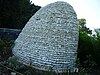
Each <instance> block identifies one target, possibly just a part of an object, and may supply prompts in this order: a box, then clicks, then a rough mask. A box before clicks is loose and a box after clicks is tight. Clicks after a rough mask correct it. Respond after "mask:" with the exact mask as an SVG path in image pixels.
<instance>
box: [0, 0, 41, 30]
mask: <svg viewBox="0 0 100 75" xmlns="http://www.w3.org/2000/svg"><path fill="white" fill-rule="evenodd" d="M39 9H40V6H35V5H34V4H31V2H30V0H0V27H1V28H19V29H20V28H23V27H24V25H25V24H26V22H27V21H28V20H29V18H30V17H31V16H32V15H33V14H34V13H35V12H36V11H37V10H39Z"/></svg>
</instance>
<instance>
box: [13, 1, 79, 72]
mask: <svg viewBox="0 0 100 75" xmlns="http://www.w3.org/2000/svg"><path fill="white" fill-rule="evenodd" d="M77 46H78V21H77V16H76V13H75V11H74V9H73V7H72V6H71V5H69V4H68V3H66V2H55V3H51V4H49V5H47V6H45V7H43V8H41V9H40V10H39V11H37V12H36V14H35V15H33V16H32V17H31V19H30V20H29V21H28V22H27V24H26V25H25V27H24V28H23V30H22V32H21V33H20V34H19V36H18V38H17V39H16V41H15V46H14V48H13V50H12V51H13V54H14V55H15V56H16V57H17V58H18V59H19V61H21V62H22V63H24V64H27V65H29V64H31V66H32V67H34V68H37V69H40V70H52V71H55V72H57V73H60V72H66V71H67V69H71V70H72V69H73V68H74V67H75V61H76V56H77V55H76V54H77V51H76V50H77Z"/></svg>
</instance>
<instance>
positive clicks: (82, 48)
mask: <svg viewBox="0 0 100 75" xmlns="http://www.w3.org/2000/svg"><path fill="white" fill-rule="evenodd" d="M85 24H86V20H85V19H79V43H78V58H79V59H80V63H81V65H83V67H90V64H89V63H88V62H87V60H89V56H91V58H92V60H93V61H94V58H93V51H94V46H93V45H94V44H93V42H94V39H93V38H92V37H91V36H90V35H91V34H92V30H90V29H89V28H87V27H86V25H85ZM92 60H91V61H92ZM89 62H90V61H89Z"/></svg>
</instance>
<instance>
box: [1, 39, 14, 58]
mask: <svg viewBox="0 0 100 75" xmlns="http://www.w3.org/2000/svg"><path fill="white" fill-rule="evenodd" d="M12 45H14V42H13V40H12V41H11V40H1V39H0V60H6V59H8V58H9V56H12Z"/></svg>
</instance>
